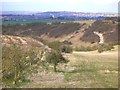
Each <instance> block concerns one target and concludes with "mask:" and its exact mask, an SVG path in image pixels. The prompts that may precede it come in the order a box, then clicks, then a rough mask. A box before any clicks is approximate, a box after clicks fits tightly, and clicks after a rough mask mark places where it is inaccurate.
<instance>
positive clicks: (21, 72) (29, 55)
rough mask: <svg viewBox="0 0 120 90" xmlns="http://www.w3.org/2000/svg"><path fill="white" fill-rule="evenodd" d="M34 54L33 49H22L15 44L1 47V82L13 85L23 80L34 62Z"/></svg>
mask: <svg viewBox="0 0 120 90" xmlns="http://www.w3.org/2000/svg"><path fill="white" fill-rule="evenodd" d="M35 57H36V54H35V52H34V51H33V50H28V51H24V50H23V49H21V48H20V47H18V46H16V45H11V46H10V47H8V46H3V47H2V73H3V77H2V80H3V84H4V85H6V86H8V87H11V86H12V87H14V86H17V85H19V84H20V83H22V82H23V81H25V80H26V79H25V78H26V77H25V75H26V73H28V72H29V71H30V70H31V66H32V65H33V64H35V62H36V61H37V60H36V61H35V60H34V58H35Z"/></svg>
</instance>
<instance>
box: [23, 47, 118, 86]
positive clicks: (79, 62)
mask: <svg viewBox="0 0 120 90" xmlns="http://www.w3.org/2000/svg"><path fill="white" fill-rule="evenodd" d="M117 50H118V49H117V48H115V49H114V50H113V51H107V52H103V53H98V52H97V51H91V52H73V53H72V54H64V56H65V57H66V58H68V59H69V60H70V62H69V63H68V64H66V65H65V64H64V65H59V66H58V68H57V69H58V70H59V71H58V72H53V71H52V70H49V71H47V72H46V71H45V72H43V71H42V72H38V73H36V74H33V75H32V76H31V77H30V78H31V80H32V82H31V83H29V84H27V85H25V86H23V87H33V88H65V87H67V88H117V87H118V51H117Z"/></svg>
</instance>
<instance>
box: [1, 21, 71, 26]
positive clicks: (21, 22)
mask: <svg viewBox="0 0 120 90" xmlns="http://www.w3.org/2000/svg"><path fill="white" fill-rule="evenodd" d="M37 22H44V23H53V22H70V20H27V21H3V22H2V24H3V25H4V24H5V25H6V24H13V25H14V24H27V23H37Z"/></svg>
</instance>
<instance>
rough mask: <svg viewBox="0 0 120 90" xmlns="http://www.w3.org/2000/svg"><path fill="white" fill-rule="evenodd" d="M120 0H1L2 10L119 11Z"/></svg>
mask: <svg viewBox="0 0 120 90" xmlns="http://www.w3.org/2000/svg"><path fill="white" fill-rule="evenodd" d="M118 1H119V0H1V1H0V4H2V11H40V12H46V11H74V12H112V13H117V12H118Z"/></svg>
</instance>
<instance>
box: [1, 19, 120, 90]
mask: <svg viewBox="0 0 120 90" xmlns="http://www.w3.org/2000/svg"><path fill="white" fill-rule="evenodd" d="M118 23H119V22H118V21H116V20H114V19H110V18H108V19H105V20H85V21H74V22H64V23H63V22H52V23H49V22H48V23H45V22H36V23H25V24H11V25H10V24H3V25H2V36H1V38H2V50H3V56H2V60H3V65H2V69H3V80H4V81H3V83H2V84H3V87H16V88H18V87H22V88H98V87H99V88H117V87H118V47H119V42H118V41H119V40H118V28H117V25H118Z"/></svg>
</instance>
